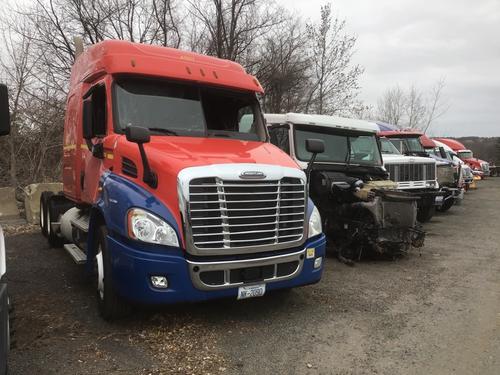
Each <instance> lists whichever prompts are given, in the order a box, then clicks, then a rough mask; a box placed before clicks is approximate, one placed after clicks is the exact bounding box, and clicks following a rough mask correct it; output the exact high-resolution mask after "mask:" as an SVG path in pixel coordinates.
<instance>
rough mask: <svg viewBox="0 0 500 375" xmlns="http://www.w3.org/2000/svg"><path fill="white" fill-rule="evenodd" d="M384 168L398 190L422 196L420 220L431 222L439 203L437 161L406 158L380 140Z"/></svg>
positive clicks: (419, 212)
mask: <svg viewBox="0 0 500 375" xmlns="http://www.w3.org/2000/svg"><path fill="white" fill-rule="evenodd" d="M380 144H381V149H382V159H383V161H384V167H385V169H387V172H389V178H390V179H391V180H392V181H394V182H395V183H397V186H398V189H400V190H403V191H407V192H412V193H415V194H418V195H419V196H420V200H419V202H418V209H419V211H418V219H419V221H420V222H426V221H429V220H430V219H431V218H432V216H433V215H434V211H435V205H436V203H439V198H440V197H441V196H440V195H439V183H438V181H437V165H436V160H434V159H432V158H425V157H422V156H405V155H403V154H401V153H400V152H399V150H398V149H397V148H396V147H395V146H394V144H393V143H392V142H391V141H390V140H389V139H387V138H380Z"/></svg>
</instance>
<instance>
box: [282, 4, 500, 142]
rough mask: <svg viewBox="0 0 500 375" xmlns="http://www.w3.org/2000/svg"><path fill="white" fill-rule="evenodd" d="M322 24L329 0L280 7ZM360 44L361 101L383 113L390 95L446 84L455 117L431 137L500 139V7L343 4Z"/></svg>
mask: <svg viewBox="0 0 500 375" xmlns="http://www.w3.org/2000/svg"><path fill="white" fill-rule="evenodd" d="M278 1H279V2H280V3H281V4H283V5H284V6H285V7H287V8H292V9H295V10H296V11H297V12H298V13H300V14H303V15H304V18H316V19H317V18H318V17H319V9H320V6H321V4H324V3H325V1H321V0H278ZM332 4H333V9H334V11H335V12H336V14H338V15H339V16H340V18H344V19H345V20H346V22H347V27H348V31H349V32H350V33H353V34H355V35H357V36H358V42H357V46H356V49H357V52H356V55H355V60H356V62H357V63H359V64H361V65H362V66H364V67H365V73H364V74H363V76H362V77H361V86H362V91H361V98H362V99H363V100H364V101H366V102H367V103H369V104H372V105H373V106H375V107H376V103H377V98H378V97H379V96H380V94H381V92H383V91H384V90H385V89H386V88H387V87H389V86H393V85H395V84H399V85H400V86H402V87H404V88H406V87H408V86H409V85H410V84H412V83H415V84H416V85H417V86H418V87H421V88H422V89H427V88H428V87H430V86H432V85H433V84H434V83H435V82H436V81H437V80H438V79H439V78H440V77H444V78H445V79H446V88H445V96H446V99H447V101H448V102H449V103H450V109H449V110H448V112H447V113H446V114H445V115H444V116H443V117H441V118H440V119H439V120H437V122H436V123H435V124H434V125H433V128H432V129H431V134H434V135H450V136H465V135H478V136H500V0H477V1H473V0H434V1H418V0H336V1H333V3H332Z"/></svg>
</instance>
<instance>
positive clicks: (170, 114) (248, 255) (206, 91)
mask: <svg viewBox="0 0 500 375" xmlns="http://www.w3.org/2000/svg"><path fill="white" fill-rule="evenodd" d="M69 88H70V90H69V96H68V99H67V110H66V119H65V126H64V141H63V147H64V153H63V191H62V193H60V194H51V193H48V192H44V193H43V194H42V196H41V201H40V205H41V208H40V224H41V229H42V233H43V234H45V235H46V236H47V238H48V240H49V243H50V244H51V245H53V246H64V248H65V250H66V251H67V252H68V253H69V254H70V255H71V256H72V257H73V259H74V260H75V261H76V262H77V263H81V264H85V265H86V269H87V271H88V272H90V273H91V274H92V275H94V284H95V288H96V295H97V301H98V308H99V312H100V314H101V316H102V317H103V318H104V319H113V318H116V317H118V316H119V315H120V313H121V312H122V311H124V307H126V306H128V305H129V304H128V303H127V302H137V303H145V304H164V303H166V304H168V303H176V302H189V301H200V300H207V299H211V298H220V297H233V298H239V299H241V298H248V297H256V296H261V295H263V294H264V293H265V292H266V291H268V290H274V289H283V288H292V287H296V286H301V285H306V284H312V283H316V282H318V281H319V280H320V278H321V274H322V270H323V259H324V252H325V236H324V235H323V233H322V228H321V218H320V215H319V213H318V210H317V209H316V208H315V207H314V204H313V203H312V201H311V200H309V198H308V194H307V180H306V175H305V173H304V172H303V171H302V170H301V169H300V168H299V167H298V165H297V164H296V163H295V162H294V161H293V160H292V159H291V158H290V157H289V156H288V155H287V154H286V153H284V152H283V151H281V150H280V149H278V148H277V147H275V146H273V145H272V144H270V143H269V142H268V140H269V136H268V133H267V130H266V127H265V122H264V118H263V115H262V113H261V109H260V106H259V102H258V100H257V94H260V93H262V92H263V90H262V87H261V85H260V84H259V82H258V81H257V79H256V78H254V77H253V76H251V75H249V74H247V73H246V72H245V70H244V69H243V68H242V67H241V66H240V65H238V64H236V63H234V62H230V61H226V60H221V59H217V58H213V57H208V56H203V55H198V54H195V53H190V52H184V51H180V50H176V49H170V48H164V47H158V46H149V45H142V44H134V43H130V42H124V41H104V42H101V43H99V44H95V45H93V46H90V47H89V48H88V49H87V50H86V51H84V52H82V53H81V54H80V55H79V56H78V57H77V58H76V60H75V63H74V66H73V68H72V73H71V82H70V87H69ZM249 117H251V121H250V124H249V121H248V118H249ZM243 118H244V121H243V120H242V119H243ZM321 146H323V144H321V143H320V142H317V141H316V142H311V147H310V148H311V149H312V150H313V152H321V151H322V149H321Z"/></svg>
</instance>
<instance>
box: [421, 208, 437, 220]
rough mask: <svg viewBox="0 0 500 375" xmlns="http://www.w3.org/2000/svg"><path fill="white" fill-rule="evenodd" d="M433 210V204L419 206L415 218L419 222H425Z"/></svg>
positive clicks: (432, 213)
mask: <svg viewBox="0 0 500 375" xmlns="http://www.w3.org/2000/svg"><path fill="white" fill-rule="evenodd" d="M435 211H436V207H435V206H434V205H429V206H422V207H419V210H418V212H417V220H418V221H420V222H421V223H427V222H428V221H429V220H430V219H431V218H432V217H433V216H434V213H435Z"/></svg>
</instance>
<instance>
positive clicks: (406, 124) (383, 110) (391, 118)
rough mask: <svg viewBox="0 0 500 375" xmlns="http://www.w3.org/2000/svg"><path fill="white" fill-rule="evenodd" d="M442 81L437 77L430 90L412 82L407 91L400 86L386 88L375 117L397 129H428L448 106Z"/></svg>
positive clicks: (444, 84)
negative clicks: (425, 89) (422, 88)
mask: <svg viewBox="0 0 500 375" xmlns="http://www.w3.org/2000/svg"><path fill="white" fill-rule="evenodd" d="M445 86H446V83H445V80H444V79H440V80H438V81H437V82H436V83H435V84H434V86H433V87H432V88H431V89H430V90H429V91H427V92H426V91H423V90H421V89H419V88H417V87H416V86H415V85H411V86H410V87H409V89H408V91H407V92H405V91H403V90H402V89H401V88H400V87H399V86H397V85H396V86H394V87H393V88H390V89H388V90H386V91H385V92H384V94H383V96H382V97H381V98H380V99H379V101H378V105H377V116H378V119H379V120H381V121H384V122H387V123H390V124H393V125H396V126H398V127H400V128H412V129H418V130H422V131H423V132H424V133H425V132H427V131H428V130H429V128H430V126H431V125H432V124H433V123H434V122H435V121H436V120H437V119H438V118H440V117H441V116H442V115H444V114H445V113H446V111H447V110H448V109H449V105H448V104H447V103H446V102H445V101H444V98H443V90H444V88H445Z"/></svg>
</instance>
